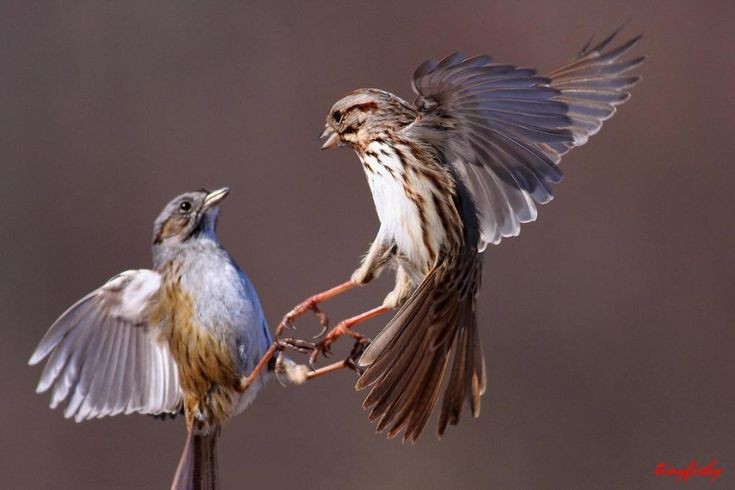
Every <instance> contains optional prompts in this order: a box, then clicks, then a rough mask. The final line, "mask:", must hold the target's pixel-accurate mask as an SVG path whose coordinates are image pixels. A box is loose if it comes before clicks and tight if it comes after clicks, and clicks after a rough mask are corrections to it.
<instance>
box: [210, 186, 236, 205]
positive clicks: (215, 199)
mask: <svg viewBox="0 0 735 490" xmlns="http://www.w3.org/2000/svg"><path fill="white" fill-rule="evenodd" d="M229 193H230V188H229V187H223V188H222V189H217V190H216V191H212V192H210V193H209V194H207V197H205V198H204V207H205V208H206V209H209V208H211V207H214V206H216V205H217V204H219V203H220V201H222V199H224V198H225V197H227V194H229Z"/></svg>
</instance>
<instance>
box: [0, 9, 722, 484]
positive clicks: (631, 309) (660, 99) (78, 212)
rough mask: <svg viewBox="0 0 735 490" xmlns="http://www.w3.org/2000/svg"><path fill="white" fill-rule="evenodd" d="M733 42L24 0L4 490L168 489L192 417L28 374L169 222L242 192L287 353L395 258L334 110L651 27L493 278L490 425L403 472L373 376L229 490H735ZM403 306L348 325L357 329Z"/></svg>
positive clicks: (5, 284)
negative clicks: (668, 469) (63, 401)
mask: <svg viewBox="0 0 735 490" xmlns="http://www.w3.org/2000/svg"><path fill="white" fill-rule="evenodd" d="M728 4H729V5H728ZM734 15H735V8H733V7H732V3H731V2H722V3H716V2H696V3H694V2H672V1H664V0H662V1H659V2H599V1H596V2H590V1H581V0H580V1H575V2H541V1H539V2H507V3H506V2H490V1H485V2H447V3H439V2H436V3H431V4H429V3H424V2H401V3H397V2H369V3H359V4H358V3H347V2H316V1H309V2H293V3H290V2H289V3H287V2H249V3H247V4H240V5H235V3H234V2H232V3H220V2H58V3H40V2H23V1H17V2H7V1H6V2H2V4H1V7H0V56H1V58H0V60H1V62H2V63H1V66H2V68H1V69H0V146H1V153H0V195H1V196H2V203H3V210H2V213H0V230H2V232H0V240H2V242H1V244H0V246H1V247H2V248H1V250H2V254H1V255H0V274H2V276H1V277H2V280H1V281H0V311H2V314H3V320H2V332H3V338H4V340H3V341H2V342H1V343H0V362H2V365H1V366H0V387H1V388H2V394H3V398H2V403H0V420H1V421H2V429H1V430H0V432H1V434H2V435H1V436H0V442H1V446H0V487H2V488H28V489H47V488H62V489H64V488H95V489H103V488H119V489H124V488H167V486H168V484H169V483H170V480H171V477H172V474H173V471H174V467H175V464H176V462H177V460H178V457H179V453H180V450H181V448H182V445H183V442H184V429H183V423H182V421H181V420H178V421H173V422H165V423H164V422H160V421H156V420H153V419H151V418H149V417H143V416H128V417H116V418H111V419H104V420H99V421H92V422H88V423H84V424H75V423H73V422H71V421H67V420H65V419H64V418H63V417H62V413H61V412H60V411H50V410H49V409H48V407H47V405H48V396H46V395H44V396H38V395H35V394H34V388H35V383H36V380H37V378H38V375H39V374H40V369H39V368H30V367H28V366H26V361H27V359H28V357H29V356H30V353H31V351H32V350H33V348H34V346H35V344H36V342H37V341H38V340H39V339H40V337H41V336H42V335H43V333H44V332H45V331H46V329H47V327H48V326H49V325H50V323H51V322H52V321H53V320H54V318H56V316H57V315H58V314H59V313H61V312H62V311H63V310H64V309H65V308H66V307H67V306H68V305H70V304H71V303H72V302H73V301H75V300H76V299H77V298H79V297H81V296H82V295H83V294H84V293H86V292H88V291H90V290H91V289H93V288H95V287H97V286H98V285H100V284H101V283H102V282H103V281H105V280H106V279H107V278H109V277H110V276H112V275H114V274H115V273H117V272H119V271H121V270H124V269H127V268H133V267H146V266H148V265H149V241H150V233H151V226H152V222H153V218H154V217H155V216H156V214H157V213H158V212H159V210H160V208H161V207H162V206H163V204H165V203H166V202H167V201H168V200H169V199H170V198H171V197H173V196H174V195H176V194H178V193H180V192H182V191H186V190H191V189H195V188H199V187H201V186H207V187H211V188H213V187H215V186H221V185H229V186H231V187H232V189H233V193H232V195H231V197H230V198H229V199H228V200H227V201H226V203H225V204H224V210H223V215H222V219H221V221H220V237H221V239H222V241H223V243H224V244H225V246H226V247H227V248H228V249H229V250H230V251H231V252H232V253H233V255H234V256H235V257H236V258H237V260H238V261H239V262H240V264H241V265H242V266H243V268H244V269H245V270H246V271H247V272H248V273H249V275H250V276H251V278H252V279H253V281H254V282H255V284H256V285H257V287H258V291H259V293H260V297H261V300H262V301H263V304H264V307H265V310H266V313H267V315H268V318H269V321H270V323H271V325H272V326H275V324H276V323H277V320H278V319H279V318H280V317H281V315H282V314H283V313H284V312H285V311H286V310H287V309H288V308H290V307H291V306H292V305H293V304H294V303H295V302H297V301H298V300H301V299H302V298H303V297H305V296H306V295H307V294H309V293H312V292H315V291H317V290H319V289H320V288H324V287H327V286H330V285H333V284H335V283H337V282H339V281H342V280H344V279H346V278H347V277H348V276H349V274H350V273H351V272H352V271H353V269H354V268H355V267H356V266H357V263H358V257H359V256H360V254H361V253H363V252H364V251H365V250H366V248H367V246H368V243H369V242H370V240H371V239H372V238H373V236H374V233H375V232H376V231H377V219H376V216H375V213H374V210H373V207H372V200H371V198H370V194H369V191H368V187H367V185H366V183H365V179H364V176H363V174H362V170H361V168H360V165H359V164H358V160H357V158H356V157H355V155H353V154H352V153H351V152H350V151H348V150H342V151H331V152H320V151H319V142H318V141H317V139H316V137H317V135H318V134H319V132H320V131H321V129H322V126H323V121H324V116H325V114H326V111H327V110H328V108H329V107H330V106H331V104H332V103H333V102H334V101H335V100H336V99H337V98H339V97H341V96H342V95H344V94H345V93H346V92H348V91H350V90H352V89H354V88H357V87H364V86H373V87H380V88H384V89H388V90H391V91H394V92H396V93H398V94H401V95H403V96H405V97H412V95H411V92H410V87H409V76H410V74H411V73H412V72H413V70H414V68H415V67H416V66H418V64H419V63H421V62H422V61H423V60H425V59H426V58H429V57H441V56H443V55H445V54H448V53H449V52H451V51H453V50H462V51H464V52H465V53H467V54H479V53H489V54H492V55H493V56H494V57H495V58H496V59H497V60H499V61H504V62H510V63H516V64H521V65H525V66H533V67H538V68H539V69H541V71H542V72H543V71H546V70H549V69H552V68H555V67H556V66H557V65H559V64H561V63H562V62H564V61H566V60H567V59H568V58H570V57H571V56H572V55H573V54H574V53H575V52H576V51H577V50H578V49H579V48H580V47H581V46H582V44H584V42H585V41H586V40H587V38H588V37H589V35H590V34H592V33H596V34H598V35H605V34H607V33H608V32H610V31H611V30H612V29H614V28H615V27H617V26H618V25H620V24H621V23H622V22H624V21H625V20H626V19H627V18H629V17H630V18H632V20H631V22H630V24H629V26H628V27H627V28H626V29H625V31H624V34H623V36H622V37H623V38H627V37H630V36H632V35H635V34H637V33H639V32H642V33H644V34H645V38H644V41H643V43H642V45H641V47H640V48H639V49H638V52H639V53H645V54H647V55H648V56H649V59H648V61H647V63H646V64H645V65H644V67H643V70H642V73H643V75H644V81H643V82H642V83H641V84H640V85H639V86H637V87H636V88H635V90H634V96H633V99H632V100H631V101H630V102H629V103H628V104H627V105H625V106H624V107H623V108H622V109H621V110H620V112H619V113H618V115H617V116H616V117H615V118H614V119H613V120H612V121H610V122H608V123H607V124H606V126H605V127H604V128H603V130H602V132H601V134H600V135H598V136H597V137H595V138H593V139H592V141H591V143H590V144H588V145H587V146H585V147H584V148H582V149H578V150H576V151H574V152H572V153H571V154H569V155H568V156H567V157H566V158H565V160H564V163H563V168H564V170H565V171H566V174H567V178H566V180H565V181H564V182H563V184H561V185H560V186H558V187H557V188H556V191H557V198H556V200H555V201H554V202H553V203H552V204H550V205H547V206H544V207H543V208H542V209H541V210H540V219H539V221H538V222H536V223H533V224H530V225H526V226H525V227H524V229H523V232H522V233H521V236H520V237H518V238H515V239H507V240H505V241H504V242H503V243H502V244H501V245H500V246H498V247H492V248H490V249H489V252H488V254H487V259H486V275H485V279H484V283H483V285H484V290H483V294H482V301H481V308H480V321H481V324H482V327H483V328H482V335H483V342H484V347H485V354H486V358H487V362H488V373H489V381H490V384H489V389H488V392H487V394H486V396H485V397H484V400H483V411H482V415H481V417H480V419H479V420H472V419H468V418H466V417H465V419H464V420H463V421H462V423H461V424H460V426H459V427H458V428H455V429H452V430H450V431H449V432H448V435H447V436H446V437H445V438H444V440H443V441H441V442H438V441H436V440H435V438H434V436H433V424H432V429H431V430H430V431H427V434H425V435H424V437H423V438H422V439H421V440H420V441H419V443H418V444H416V445H415V446H413V447H411V446H402V445H401V444H400V442H398V441H386V440H385V439H384V437H383V436H382V435H376V434H375V433H374V427H373V426H371V425H370V424H369V423H368V421H367V418H366V414H365V413H364V412H363V411H362V409H361V407H360V404H361V402H362V398H363V394H360V393H355V392H354V391H353V390H352V385H353V383H354V380H355V378H354V376H353V375H351V374H350V373H346V372H344V373H340V374H339V375H335V376H332V377H330V378H326V379H323V380H319V381H318V382H314V383H313V384H312V385H310V386H306V387H300V388H289V389H283V388H281V387H280V386H278V385H277V384H276V383H271V384H270V385H269V386H268V388H267V389H266V390H264V392H262V395H261V396H260V397H259V399H258V400H257V402H256V403H255V405H254V406H253V407H252V409H249V410H248V411H247V412H245V413H244V414H242V415H241V416H239V417H237V418H236V419H234V420H233V421H232V422H231V423H230V424H229V426H227V427H226V431H225V432H224V437H223V440H222V447H221V454H222V464H221V469H222V472H223V483H224V486H225V488H228V489H230V488H232V489H234V488H265V487H266V486H269V487H270V488H281V487H283V488H299V489H303V490H308V489H333V488H335V489H336V488H347V489H394V488H401V489H404V488H405V489H416V488H420V489H445V488H462V489H465V488H468V489H475V488H505V489H528V488H605V489H607V488H611V489H618V488H674V487H677V488H678V487H679V486H681V488H684V486H682V485H679V484H677V483H676V482H674V481H673V479H672V478H661V477H658V478H656V477H654V476H653V471H654V468H655V466H656V464H657V463H659V462H662V461H668V462H669V463H672V464H675V465H677V466H685V465H687V464H688V463H689V461H690V460H692V459H697V460H699V461H700V462H703V463H706V462H709V460H710V459H713V458H714V459H717V460H718V462H719V465H720V466H721V467H722V468H723V469H724V472H725V473H724V476H723V477H721V479H720V480H719V481H718V482H716V483H715V484H714V485H710V484H709V483H708V482H704V481H701V479H699V478H697V479H695V480H694V481H690V482H689V483H688V484H686V488H735V483H734V482H735V396H734V395H733V390H735V369H734V368H733V351H734V350H735V328H733V327H734V326H735V322H734V320H735V301H733V285H734V278H735V260H733V255H732V253H733V247H735V231H734V229H733V226H732V212H733V194H732V189H733V185H734V184H735V181H734V177H735V170H733V165H735V162H733V155H734V154H735V151H734V150H735V137H733V127H734V125H733V123H734V122H735V121H734V120H733V80H735V64H734V63H733V46H734V45H735V44H734V43H735V38H734V37H733V34H732V26H731V19H732V18H733V16H734ZM389 287H390V283H389V280H387V279H385V278H382V279H381V280H380V281H378V282H376V283H375V284H373V285H371V286H370V287H368V288H364V289H362V290H360V291H358V292H355V293H354V294H350V295H349V296H347V297H345V298H344V299H340V300H337V301H334V302H333V303H330V304H328V305H327V307H326V308H327V311H328V312H329V313H330V315H331V317H332V318H333V320H334V321H336V320H338V319H339V318H340V317H344V316H345V315H348V314H350V313H354V312H357V311H359V310H360V309H361V308H366V307H370V306H373V305H375V304H376V302H377V301H380V300H381V299H382V298H383V296H384V294H385V293H386V292H387V291H388V288H389ZM383 324H384V322H383V321H377V320H376V321H373V322H371V324H370V325H368V326H367V327H366V328H365V331H366V332H369V333H370V334H374V333H375V332H377V331H378V329H379V328H380V327H381V326H382V325H383ZM300 325H301V329H300V332H301V333H302V334H303V335H307V334H311V333H312V332H316V331H317V329H316V322H314V321H313V320H312V319H309V320H308V321H304V322H302V323H301V324H300Z"/></svg>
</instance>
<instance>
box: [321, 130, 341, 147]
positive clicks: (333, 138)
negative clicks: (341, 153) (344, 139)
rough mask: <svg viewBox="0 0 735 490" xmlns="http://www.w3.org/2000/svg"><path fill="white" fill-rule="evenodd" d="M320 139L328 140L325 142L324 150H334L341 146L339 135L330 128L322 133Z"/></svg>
mask: <svg viewBox="0 0 735 490" xmlns="http://www.w3.org/2000/svg"><path fill="white" fill-rule="evenodd" d="M319 138H320V139H324V138H327V141H325V142H324V144H323V145H322V150H328V149H329V148H333V147H335V146H337V145H338V144H339V134H337V132H336V131H335V130H333V129H332V128H330V127H329V126H327V127H326V128H324V131H323V132H322V135H321V136H319Z"/></svg>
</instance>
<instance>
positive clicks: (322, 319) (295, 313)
mask: <svg viewBox="0 0 735 490" xmlns="http://www.w3.org/2000/svg"><path fill="white" fill-rule="evenodd" d="M356 286H357V283H355V282H353V281H347V282H343V283H342V284H340V285H338V286H335V287H333V288H332V289H327V290H326V291H323V292H321V293H319V294H315V295H314V296H312V297H310V298H309V299H307V300H306V301H304V302H302V303H300V304H299V305H297V306H296V307H295V308H294V309H293V310H291V311H289V312H288V313H287V314H286V315H285V316H284V317H283V320H281V323H280V324H278V327H276V339H279V338H281V335H283V332H284V331H286V329H288V328H294V321H295V320H296V319H297V318H298V317H300V316H302V315H304V314H305V313H306V312H307V311H313V312H314V314H315V315H316V317H317V318H318V319H319V323H320V324H321V326H322V331H321V332H320V333H319V335H317V337H320V336H322V335H324V332H325V331H326V330H327V328H329V318H328V317H327V315H326V314H325V313H324V312H322V311H321V310H320V309H319V307H318V305H319V303H322V302H324V301H326V300H328V299H330V298H334V297H335V296H338V295H340V294H342V293H344V292H345V291H349V290H350V289H352V288H354V287H356Z"/></svg>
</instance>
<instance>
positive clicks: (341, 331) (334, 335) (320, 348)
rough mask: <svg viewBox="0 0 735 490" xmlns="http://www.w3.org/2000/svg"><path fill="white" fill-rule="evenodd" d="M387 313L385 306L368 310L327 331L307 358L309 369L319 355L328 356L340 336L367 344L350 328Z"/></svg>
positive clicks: (363, 338)
mask: <svg viewBox="0 0 735 490" xmlns="http://www.w3.org/2000/svg"><path fill="white" fill-rule="evenodd" d="M387 311H390V308H388V307H387V306H378V307H377V308H373V309H372V310H368V311H366V312H365V313H361V314H359V315H356V316H353V317H351V318H348V319H346V320H343V321H341V322H339V323H338V324H337V326H336V327H334V328H333V329H332V330H330V331H329V333H328V334H327V336H326V337H324V339H323V340H322V341H321V342H319V343H317V344H316V347H315V348H314V350H313V352H312V353H311V355H310V356H309V365H310V366H311V368H312V369H314V364H315V363H316V360H317V358H318V357H319V353H321V354H322V355H323V356H324V357H327V354H329V352H330V346H331V345H332V344H333V343H334V341H335V340H337V339H338V338H340V337H341V336H342V335H345V334H347V335H349V336H350V337H353V338H354V339H355V340H357V343H358V344H360V343H362V344H364V343H365V342H366V341H367V342H369V340H367V339H366V337H364V336H363V335H361V334H359V333H358V332H355V331H354V330H352V327H354V326H355V325H357V324H358V323H362V322H364V321H367V320H369V319H371V318H374V317H376V316H378V315H380V314H382V313H385V312H387Z"/></svg>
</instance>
